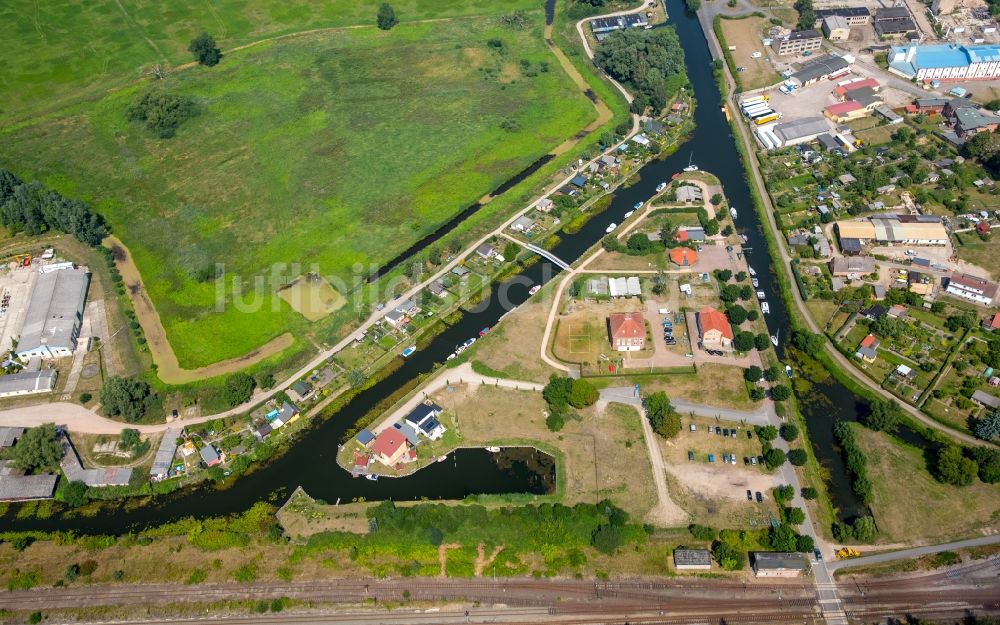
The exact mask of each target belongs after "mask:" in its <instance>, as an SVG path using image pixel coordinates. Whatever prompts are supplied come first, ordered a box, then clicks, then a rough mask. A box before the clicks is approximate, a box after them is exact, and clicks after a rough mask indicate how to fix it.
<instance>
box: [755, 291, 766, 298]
mask: <svg viewBox="0 0 1000 625" xmlns="http://www.w3.org/2000/svg"><path fill="white" fill-rule="evenodd" d="M757 299H767V293H765V292H764V291H757Z"/></svg>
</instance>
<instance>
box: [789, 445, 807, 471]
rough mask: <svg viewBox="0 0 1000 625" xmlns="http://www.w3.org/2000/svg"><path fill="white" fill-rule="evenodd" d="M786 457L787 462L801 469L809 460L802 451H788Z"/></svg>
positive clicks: (804, 451)
mask: <svg viewBox="0 0 1000 625" xmlns="http://www.w3.org/2000/svg"><path fill="white" fill-rule="evenodd" d="M786 455H787V456H788V461H789V462H791V463H792V464H793V465H795V466H797V467H801V466H802V465H804V464H805V463H806V461H807V460H808V459H809V456H808V455H807V454H806V450H804V449H789V450H788V454H786Z"/></svg>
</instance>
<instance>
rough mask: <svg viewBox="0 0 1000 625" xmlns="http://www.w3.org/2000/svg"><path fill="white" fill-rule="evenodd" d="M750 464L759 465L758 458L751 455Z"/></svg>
mask: <svg viewBox="0 0 1000 625" xmlns="http://www.w3.org/2000/svg"><path fill="white" fill-rule="evenodd" d="M750 464H752V465H754V466H756V465H757V458H755V457H753V456H750Z"/></svg>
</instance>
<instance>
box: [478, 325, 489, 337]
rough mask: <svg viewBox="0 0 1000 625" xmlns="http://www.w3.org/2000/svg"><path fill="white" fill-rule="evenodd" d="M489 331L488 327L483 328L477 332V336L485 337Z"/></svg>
mask: <svg viewBox="0 0 1000 625" xmlns="http://www.w3.org/2000/svg"><path fill="white" fill-rule="evenodd" d="M489 331H490V327H489V326H486V327H485V328H483V329H482V330H480V331H479V336H486V333H487V332H489Z"/></svg>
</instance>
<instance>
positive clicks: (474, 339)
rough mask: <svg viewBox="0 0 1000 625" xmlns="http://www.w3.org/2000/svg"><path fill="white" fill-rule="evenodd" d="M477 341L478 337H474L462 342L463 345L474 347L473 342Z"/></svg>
mask: <svg viewBox="0 0 1000 625" xmlns="http://www.w3.org/2000/svg"><path fill="white" fill-rule="evenodd" d="M475 342H476V337H472V338H471V339H469V340H467V341H466V342H464V343H462V346H463V347H472V344H473V343H475Z"/></svg>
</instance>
